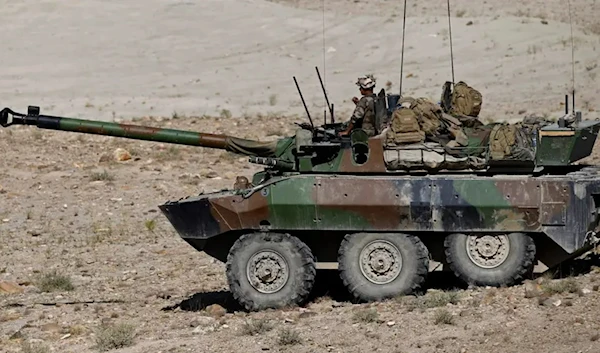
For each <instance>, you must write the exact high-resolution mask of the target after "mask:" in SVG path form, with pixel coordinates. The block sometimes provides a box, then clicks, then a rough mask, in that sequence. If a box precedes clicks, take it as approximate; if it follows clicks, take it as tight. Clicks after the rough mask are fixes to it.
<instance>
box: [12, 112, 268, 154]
mask: <svg viewBox="0 0 600 353" xmlns="http://www.w3.org/2000/svg"><path fill="white" fill-rule="evenodd" d="M39 113H40V108H39V107H35V106H29V107H28V109H27V114H21V113H17V112H14V111H12V110H11V109H9V108H4V109H2V111H0V125H1V126H3V127H8V126H10V125H35V126H37V127H38V128H41V129H51V130H61V131H71V132H79V133H85V134H95V135H106V136H115V137H124V138H129V139H136V140H145V141H157V142H165V143H174V144H180V145H189V146H201V147H208V148H216V149H223V150H227V151H230V152H233V153H238V154H242V155H247V156H258V157H276V154H277V149H278V141H273V142H260V141H253V140H245V139H240V138H237V137H232V136H227V135H219V134H206V133H199V132H194V131H185V130H175V129H162V128H155V127H148V126H140V125H128V124H119V123H111V122H104V121H94V120H82V119H73V118H66V117H58V116H50V115H40V114H39Z"/></svg>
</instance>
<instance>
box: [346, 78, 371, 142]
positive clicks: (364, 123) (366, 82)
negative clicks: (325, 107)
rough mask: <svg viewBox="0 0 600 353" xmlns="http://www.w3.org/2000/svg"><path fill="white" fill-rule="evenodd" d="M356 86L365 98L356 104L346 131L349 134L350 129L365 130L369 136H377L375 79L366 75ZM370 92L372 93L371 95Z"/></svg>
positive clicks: (359, 79)
mask: <svg viewBox="0 0 600 353" xmlns="http://www.w3.org/2000/svg"><path fill="white" fill-rule="evenodd" d="M356 85H357V86H359V87H360V88H361V93H362V94H363V96H362V97H361V98H360V99H359V100H358V101H357V102H356V108H355V109H354V113H352V116H351V117H350V119H349V120H348V121H347V122H346V123H345V124H344V129H345V130H346V132H349V131H350V130H349V129H350V128H352V129H354V128H356V129H363V130H364V131H365V132H366V133H367V136H369V137H371V136H375V135H376V134H377V126H375V125H376V122H375V95H374V94H373V88H375V78H374V77H373V76H371V75H366V76H362V77H359V78H358V81H357V82H356ZM369 92H370V93H369Z"/></svg>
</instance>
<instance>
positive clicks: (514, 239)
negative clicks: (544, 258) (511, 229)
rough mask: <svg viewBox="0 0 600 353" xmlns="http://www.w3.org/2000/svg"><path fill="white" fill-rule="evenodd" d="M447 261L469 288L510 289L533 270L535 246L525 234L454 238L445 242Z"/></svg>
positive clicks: (473, 235)
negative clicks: (505, 287)
mask: <svg viewBox="0 0 600 353" xmlns="http://www.w3.org/2000/svg"><path fill="white" fill-rule="evenodd" d="M444 247H445V253H446V261H447V262H448V265H449V266H450V269H451V270H452V271H453V272H454V274H455V275H456V276H457V277H458V278H460V279H461V280H463V281H465V282H466V283H467V284H469V285H475V286H494V287H499V286H509V285H513V284H516V283H518V282H520V281H522V280H523V279H524V277H525V275H527V274H528V272H530V271H531V270H532V269H533V264H534V260H535V243H534V242H533V239H532V238H531V237H530V236H529V235H527V234H522V233H510V234H472V235H465V234H451V235H449V236H447V237H446V239H445V240H444Z"/></svg>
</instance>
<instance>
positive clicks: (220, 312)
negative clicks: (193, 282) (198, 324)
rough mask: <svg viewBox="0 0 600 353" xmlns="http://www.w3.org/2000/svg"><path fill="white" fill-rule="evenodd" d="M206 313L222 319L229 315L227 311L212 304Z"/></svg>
mask: <svg viewBox="0 0 600 353" xmlns="http://www.w3.org/2000/svg"><path fill="white" fill-rule="evenodd" d="M206 312H207V313H208V314H209V315H210V316H212V317H221V316H223V315H225V314H226V313H227V310H225V308H223V307H222V306H220V305H219V304H212V305H209V306H207V307H206Z"/></svg>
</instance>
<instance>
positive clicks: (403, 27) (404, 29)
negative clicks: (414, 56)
mask: <svg viewBox="0 0 600 353" xmlns="http://www.w3.org/2000/svg"><path fill="white" fill-rule="evenodd" d="M405 31H406V0H404V19H403V21H402V56H401V58H400V98H402V75H403V71H404V33H405Z"/></svg>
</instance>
